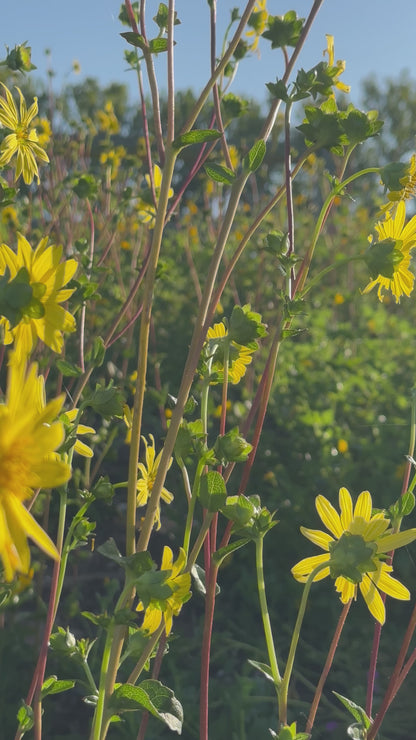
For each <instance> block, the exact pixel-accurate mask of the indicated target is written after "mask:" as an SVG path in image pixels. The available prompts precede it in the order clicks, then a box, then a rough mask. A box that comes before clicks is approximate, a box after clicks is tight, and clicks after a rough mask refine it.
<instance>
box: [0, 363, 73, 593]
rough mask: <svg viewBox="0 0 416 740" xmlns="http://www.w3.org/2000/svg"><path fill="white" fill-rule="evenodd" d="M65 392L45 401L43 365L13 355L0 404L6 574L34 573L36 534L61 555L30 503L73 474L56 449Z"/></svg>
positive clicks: (0, 521) (0, 527)
mask: <svg viewBox="0 0 416 740" xmlns="http://www.w3.org/2000/svg"><path fill="white" fill-rule="evenodd" d="M63 402H64V396H63V395H62V396H59V397H58V398H55V399H54V400H53V401H49V403H46V402H45V394H44V384H43V378H42V377H38V375H37V365H36V364H33V365H31V366H30V367H29V369H28V370H27V369H26V363H25V362H20V361H19V359H18V357H17V356H16V353H13V354H12V355H11V359H10V363H9V374H8V382H7V393H6V397H5V401H4V403H3V404H1V405H0V557H1V559H2V561H3V567H4V577H5V579H6V581H11V580H12V579H13V577H14V575H15V574H16V573H24V574H28V573H29V570H30V551H29V546H28V543H27V538H28V537H30V538H31V539H32V540H33V541H34V542H35V543H36V544H37V545H38V546H39V547H40V548H41V549H42V550H43V551H44V552H46V554H47V555H49V556H50V557H52V558H54V559H55V560H57V559H58V558H59V554H58V552H57V550H56V547H55V545H54V544H53V542H52V540H51V539H50V538H49V537H48V535H47V534H46V532H44V531H43V529H42V528H41V527H40V526H39V524H38V523H37V522H36V520H35V519H34V518H33V516H32V515H31V514H30V513H29V511H28V510H27V509H26V507H25V506H24V503H23V502H24V501H26V500H28V499H30V498H31V497H32V495H33V491H34V489H37V488H53V487H55V486H60V485H62V484H63V483H65V481H67V480H68V479H69V478H70V475H71V470H70V467H69V465H67V464H66V463H65V462H63V461H62V460H61V459H60V457H59V455H58V454H57V453H56V452H55V450H56V449H57V448H58V447H59V446H60V445H61V444H62V442H63V440H64V436H65V435H64V427H63V424H62V423H61V422H59V421H55V419H56V417H57V415H58V414H59V412H60V410H61V407H62V404H63Z"/></svg>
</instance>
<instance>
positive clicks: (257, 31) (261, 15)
mask: <svg viewBox="0 0 416 740" xmlns="http://www.w3.org/2000/svg"><path fill="white" fill-rule="evenodd" d="M266 2H267V0H257V2H256V3H255V5H254V8H253V12H252V14H251V16H250V18H249V21H248V25H249V26H250V30H249V31H246V33H245V37H246V39H247V41H249V42H250V41H251V43H249V47H248V48H249V49H251V51H255V50H256V49H257V46H258V43H259V38H260V36H261V35H262V33H263V32H264V31H265V30H266V25H267V19H268V17H269V14H268V12H267V8H266Z"/></svg>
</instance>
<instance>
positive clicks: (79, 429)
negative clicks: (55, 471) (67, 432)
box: [62, 409, 95, 457]
mask: <svg viewBox="0 0 416 740" xmlns="http://www.w3.org/2000/svg"><path fill="white" fill-rule="evenodd" d="M77 416H78V409H71V410H70V411H65V413H64V414H63V418H62V420H63V422H64V424H65V423H66V424H68V426H70V427H73V428H72V429H71V432H72V435H73V436H74V437H75V443H74V452H76V453H77V454H78V455H81V456H82V457H93V455H94V452H93V450H92V449H91V447H89V446H88V445H86V444H85V442H82V441H81V440H80V439H78V435H79V434H95V429H94V428H93V427H88V426H85V424H78V423H77V424H75V426H73V423H74V422H75V421H76V419H77ZM72 435H71V436H72Z"/></svg>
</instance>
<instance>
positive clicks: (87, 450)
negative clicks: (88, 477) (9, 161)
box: [74, 439, 94, 457]
mask: <svg viewBox="0 0 416 740" xmlns="http://www.w3.org/2000/svg"><path fill="white" fill-rule="evenodd" d="M74 451H75V452H77V453H78V455H81V456H82V457H93V456H94V453H93V451H92V449H91V447H88V445H86V444H84V442H81V440H80V439H77V440H76V442H75V444H74Z"/></svg>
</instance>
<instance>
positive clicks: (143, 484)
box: [137, 434, 173, 529]
mask: <svg viewBox="0 0 416 740" xmlns="http://www.w3.org/2000/svg"><path fill="white" fill-rule="evenodd" d="M142 439H143V442H144V444H145V446H146V464H145V463H139V464H138V466H137V467H138V470H139V473H140V476H141V477H140V478H139V479H138V481H137V506H145V505H146V504H147V501H148V499H149V498H150V495H151V493H152V490H153V484H154V482H155V478H156V474H157V471H158V469H159V464H160V458H161V457H162V452H159V454H158V455H157V456H156V450H155V440H154V437H153V435H152V434H149V439H150V444H148V442H147V440H146V439H145V437H142ZM171 465H172V458H171V459H170V462H169V468H170V466H171ZM161 498H162V499H163V501H165V502H166V503H167V504H170V503H171V502H172V501H173V494H172V493H171V492H170V491H168V490H167V488H162V493H161ZM155 523H156V528H157V529H160V507H158V509H157V512H156V515H155Z"/></svg>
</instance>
